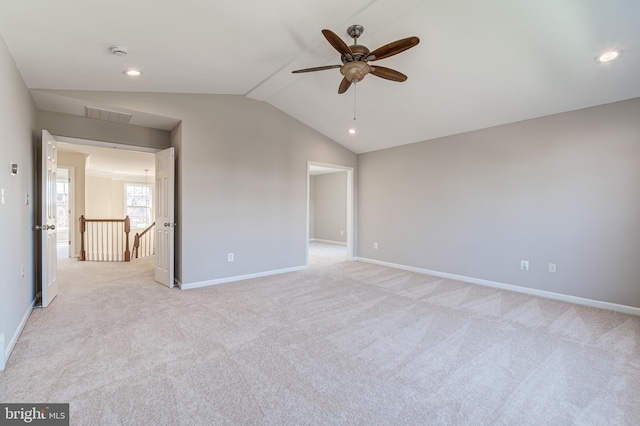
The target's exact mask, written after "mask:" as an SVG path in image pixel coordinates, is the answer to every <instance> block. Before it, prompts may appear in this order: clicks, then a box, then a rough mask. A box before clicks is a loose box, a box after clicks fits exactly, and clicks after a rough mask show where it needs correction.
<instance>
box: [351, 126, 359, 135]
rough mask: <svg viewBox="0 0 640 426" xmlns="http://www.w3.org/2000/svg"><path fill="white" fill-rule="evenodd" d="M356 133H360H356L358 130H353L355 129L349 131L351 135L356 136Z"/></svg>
mask: <svg viewBox="0 0 640 426" xmlns="http://www.w3.org/2000/svg"><path fill="white" fill-rule="evenodd" d="M356 133H358V132H357V131H356V129H353V128H351V129H349V134H350V135H355V134H356Z"/></svg>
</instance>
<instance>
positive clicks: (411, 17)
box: [0, 0, 640, 153]
mask: <svg viewBox="0 0 640 426" xmlns="http://www.w3.org/2000/svg"><path fill="white" fill-rule="evenodd" d="M638 22H640V1H637V0H607V1H603V0H537V1H531V0H485V1H477V0H422V1H420V0H348V1H345V0H316V1H312V0H272V1H268V2H267V1H255V0H254V1H238V2H232V1H222V0H209V1H202V0H181V1H180V2H178V1H175V2H171V1H158V0H136V1H130V0H127V1H125V0H111V1H109V2H92V1H86V0H56V1H44V0H40V1H38V0H0V34H2V36H3V38H4V39H5V41H6V43H7V45H8V47H9V50H10V51H11V53H12V55H13V57H14V59H15V61H16V64H17V66H18V68H19V70H20V72H21V73H22V76H23V77H24V80H25V81H26V83H27V86H28V87H29V88H30V89H78V90H114V91H144V92H182V93H224V94H238V95H246V96H248V97H250V98H253V99H257V100H263V101H266V102H268V103H270V104H272V105H274V106H275V107H277V108H279V109H281V110H282V111H284V112H285V113H287V114H289V115H291V116H293V117H295V118H297V119H298V120H300V121H302V122H304V123H306V124H307V125H309V126H311V127H313V128H314V129H316V130H318V131H319V132H321V133H323V134H325V135H327V136H328V137H330V138H332V139H333V140H335V141H337V142H339V143H341V144H343V145H345V146H346V147H348V148H350V149H351V150H353V151H354V152H357V153H361V152H367V151H372V150H377V149H382V148H386V147H391V146H396V145H402V144H406V143H412V142H418V141H421V140H426V139H431V138H435V137H440V136H445V135H450V134H455V133H460V132H465V131H469V130H474V129H479V128H485V127H490V126H495V125H500V124H505V123H509V122H514V121H519V120H523V119H528V118H533V117H539V116H544V115H549V114H553V113H558V112H562V111H568V110H574V109H579V108H584V107H588V106H593V105H599V104H604V103H609V102H615V101H619V100H624V99H630V98H634V97H639V96H640V78H638V76H639V75H640V25H638ZM351 24H361V25H363V26H364V27H365V31H364V34H363V35H362V37H361V38H360V40H359V42H360V43H361V44H364V45H366V46H368V47H369V48H370V49H371V50H373V49H375V48H377V47H379V46H381V45H384V44H386V43H389V42H391V41H394V40H397V39H400V38H404V37H408V36H413V35H415V36H418V37H419V38H420V40H421V42H420V44H419V45H418V46H417V47H415V48H413V49H411V50H408V51H406V52H404V53H401V54H399V55H397V56H394V57H392V58H387V59H384V60H381V61H379V62H377V63H378V64H379V65H382V66H386V67H390V68H394V69H397V70H398V71H401V72H403V73H405V74H407V75H408V76H409V79H408V80H407V81H406V82H404V83H395V82H390V81H387V80H383V79H379V78H377V77H375V76H368V77H367V78H366V79H365V80H363V81H362V82H361V83H359V84H358V90H357V121H356V123H357V128H358V130H359V133H358V134H357V135H355V136H350V135H348V134H347V132H346V130H347V128H348V127H349V126H350V125H351V124H352V123H353V109H354V96H353V95H354V91H353V88H351V89H350V90H349V91H348V92H347V93H346V94H344V95H338V94H337V89H338V85H339V83H340V80H341V75H340V74H339V71H338V70H337V69H334V70H328V71H321V72H316V73H309V74H291V71H292V70H294V69H299V68H308V67H313V66H320V65H325V64H337V63H339V54H338V53H337V52H336V51H335V50H334V49H333V48H332V47H331V46H330V45H329V44H328V43H327V42H326V40H325V39H324V38H323V37H322V35H321V33H320V31H321V30H322V29H323V28H328V29H331V30H332V31H334V32H335V33H337V34H338V35H340V36H343V37H344V40H345V41H346V42H347V43H348V44H351V42H350V40H349V39H348V37H347V35H346V33H345V30H346V28H347V27H348V26H349V25H351ZM114 44H118V45H123V46H126V47H127V48H128V49H129V55H128V56H126V57H116V56H113V55H111V54H110V53H109V50H108V49H109V46H111V45H114ZM612 47H617V48H622V49H624V54H623V56H622V57H621V58H620V59H619V60H617V61H615V62H613V63H609V64H597V63H595V62H594V60H593V59H594V57H595V56H596V54H597V53H599V52H601V51H603V50H604V49H607V48H612ZM127 67H137V68H140V69H142V70H143V72H144V74H143V75H142V76H141V77H138V78H135V79H133V78H130V77H126V76H124V75H123V74H122V71H123V70H124V69H125V68H127ZM35 100H36V102H37V103H38V105H39V106H41V105H42V104H46V108H47V109H50V110H56V108H58V106H57V105H56V102H55V99H54V98H49V99H42V98H36V99H35ZM41 107H42V106H41ZM103 107H104V106H103ZM43 108H44V107H43ZM60 108H65V107H64V106H60ZM66 108H69V105H67V106H66ZM142 112H144V111H142ZM147 118H148V119H149V120H151V118H152V117H147ZM179 118H180V117H175V118H174V119H179ZM151 121H153V120H151ZM164 125H165V126H168V125H170V124H167V123H165V124H164Z"/></svg>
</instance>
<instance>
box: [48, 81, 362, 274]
mask: <svg viewBox="0 0 640 426" xmlns="http://www.w3.org/2000/svg"><path fill="white" fill-rule="evenodd" d="M50 92H52V93H58V94H61V95H64V96H69V97H74V98H78V99H86V100H90V101H94V102H98V103H101V104H103V105H113V106H116V107H122V108H127V109H132V110H137V111H143V112H147V113H151V114H157V115H161V116H168V117H175V118H178V119H181V120H182V125H181V138H180V142H179V145H180V146H179V153H178V156H179V160H178V169H179V170H180V172H179V184H178V186H179V188H178V190H179V191H180V202H179V204H178V206H177V208H178V211H179V212H180V213H179V215H180V217H181V219H180V221H179V223H178V227H179V228H180V234H179V236H178V240H177V245H178V249H179V250H180V253H181V254H180V258H181V261H179V262H178V263H177V264H176V271H177V276H178V277H179V279H180V280H181V281H182V283H184V284H190V283H197V282H201V281H210V280H215V279H223V278H228V277H234V276H240V275H245V274H252V273H260V272H266V271H273V270H279V269H284V268H291V267H298V266H303V265H305V264H306V246H307V241H306V237H307V228H306V227H307V161H316V162H323V163H330V164H339V165H344V166H349V167H354V168H355V167H356V165H357V156H356V154H354V153H353V152H351V151H349V150H347V149H346V148H344V147H343V146H341V145H339V144H337V143H335V142H333V141H331V140H330V139H328V138H327V137H325V136H323V135H321V134H320V133H318V132H316V131H314V130H312V129H310V128H309V127H307V126H306V125H304V124H302V123H300V122H298V121H297V120H295V119H293V118H292V117H290V116H288V115H286V114H284V113H282V112H281V111H279V110H277V109H276V108H274V107H272V106H270V105H268V104H267V103H264V102H258V101H254V100H251V99H247V98H245V97H243V96H233V95H191V94H169V93H164V94H163V93H125V92H84V91H50ZM174 143H176V140H174ZM176 148H178V146H176ZM230 252H232V253H234V254H235V261H234V262H227V253H230Z"/></svg>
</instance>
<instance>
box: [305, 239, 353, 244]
mask: <svg viewBox="0 0 640 426" xmlns="http://www.w3.org/2000/svg"><path fill="white" fill-rule="evenodd" d="M309 242H317V243H327V244H337V245H340V246H346V245H347V243H345V242H342V241H333V240H322V239H320V238H311V239H310V240H309Z"/></svg>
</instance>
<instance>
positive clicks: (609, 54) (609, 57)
mask: <svg viewBox="0 0 640 426" xmlns="http://www.w3.org/2000/svg"><path fill="white" fill-rule="evenodd" d="M620 55H622V50H621V49H611V50H607V51H605V52H602V53H601V54H599V55H598V56H596V59H595V61H596V62H609V61H613V60H614V59H617V58H619V57H620Z"/></svg>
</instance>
